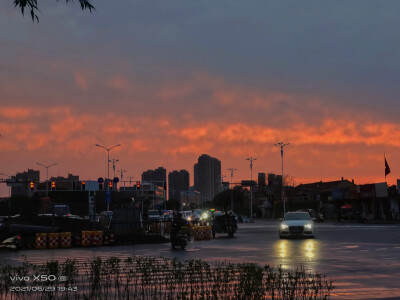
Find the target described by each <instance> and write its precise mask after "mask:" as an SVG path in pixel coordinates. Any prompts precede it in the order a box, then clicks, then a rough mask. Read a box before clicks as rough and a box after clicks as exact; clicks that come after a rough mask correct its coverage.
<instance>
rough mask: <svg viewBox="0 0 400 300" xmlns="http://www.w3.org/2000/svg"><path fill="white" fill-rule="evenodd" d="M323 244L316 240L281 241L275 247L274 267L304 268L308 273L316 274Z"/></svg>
mask: <svg viewBox="0 0 400 300" xmlns="http://www.w3.org/2000/svg"><path fill="white" fill-rule="evenodd" d="M320 247H321V243H320V242H319V241H317V240H314V239H306V240H279V241H276V242H275V243H274V245H273V250H274V255H273V259H274V262H273V263H274V265H281V266H282V267H283V268H293V266H296V267H300V266H304V267H305V268H306V271H310V272H316V271H317V265H318V262H319V259H320V257H319V253H320Z"/></svg>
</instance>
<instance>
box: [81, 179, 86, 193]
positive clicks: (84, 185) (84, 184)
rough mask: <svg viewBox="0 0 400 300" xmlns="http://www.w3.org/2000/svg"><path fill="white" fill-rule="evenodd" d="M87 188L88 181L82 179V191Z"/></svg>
mask: <svg viewBox="0 0 400 300" xmlns="http://www.w3.org/2000/svg"><path fill="white" fill-rule="evenodd" d="M85 189H86V182H85V181H82V191H84V190H85Z"/></svg>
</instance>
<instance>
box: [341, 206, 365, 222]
mask: <svg viewBox="0 0 400 300" xmlns="http://www.w3.org/2000/svg"><path fill="white" fill-rule="evenodd" d="M340 216H341V218H343V219H345V220H361V219H362V218H361V215H360V212H359V211H358V209H357V208H355V207H354V206H353V205H351V204H344V205H342V206H341V207H340Z"/></svg>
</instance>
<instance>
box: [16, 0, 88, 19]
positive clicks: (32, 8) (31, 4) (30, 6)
mask: <svg viewBox="0 0 400 300" xmlns="http://www.w3.org/2000/svg"><path fill="white" fill-rule="evenodd" d="M56 1H57V2H58V1H59V0H56ZM89 1H90V0H78V2H79V4H80V5H81V8H82V10H84V9H88V10H89V11H90V12H92V11H93V10H95V8H94V6H93V5H92V4H90V2H89ZM65 2H66V3H68V2H74V0H65ZM14 7H17V8H20V9H21V13H22V15H24V14H25V9H27V10H29V13H30V15H31V17H32V21H33V22H34V21H35V20H36V21H37V22H39V17H38V15H37V13H38V12H40V10H39V6H38V0H14Z"/></svg>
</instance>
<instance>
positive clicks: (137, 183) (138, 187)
mask: <svg viewBox="0 0 400 300" xmlns="http://www.w3.org/2000/svg"><path fill="white" fill-rule="evenodd" d="M136 190H140V181H136Z"/></svg>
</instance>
